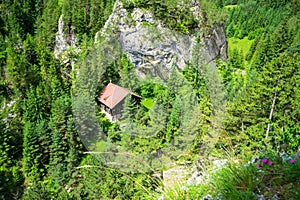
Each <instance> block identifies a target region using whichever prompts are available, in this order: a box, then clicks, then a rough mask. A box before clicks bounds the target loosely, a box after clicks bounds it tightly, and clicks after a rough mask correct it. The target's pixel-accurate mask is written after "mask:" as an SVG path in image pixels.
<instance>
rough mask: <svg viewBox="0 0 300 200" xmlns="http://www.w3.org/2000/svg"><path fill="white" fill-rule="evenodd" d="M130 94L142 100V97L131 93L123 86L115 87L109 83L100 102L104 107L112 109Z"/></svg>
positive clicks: (100, 97)
mask: <svg viewBox="0 0 300 200" xmlns="http://www.w3.org/2000/svg"><path fill="white" fill-rule="evenodd" d="M128 94H131V95H134V96H136V97H139V98H141V97H140V96H138V95H136V94H134V93H132V92H130V91H129V90H127V89H125V88H123V87H121V86H118V85H115V84H113V83H109V84H108V85H107V86H106V87H104V88H103V90H102V91H101V93H100V95H99V97H98V100H99V101H100V102H101V103H103V104H104V105H106V106H107V107H109V108H111V109H112V108H114V107H115V106H116V105H118V104H119V103H120V102H121V101H122V100H123V99H124V98H125V97H126V96H127V95H128Z"/></svg>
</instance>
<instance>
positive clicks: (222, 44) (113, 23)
mask: <svg viewBox="0 0 300 200" xmlns="http://www.w3.org/2000/svg"><path fill="white" fill-rule="evenodd" d="M195 6H199V5H198V4H197V5H195ZM212 29H213V30H210V34H200V35H202V37H201V43H202V44H203V45H202V47H201V49H199V54H201V56H202V57H203V60H204V62H206V63H209V64H211V65H212V66H215V60H216V59H218V58H221V59H223V60H225V59H226V58H227V42H226V35H225V29H224V26H223V25H219V24H217V23H215V24H214V26H213V28H212ZM199 30H200V31H201V28H200V29H199ZM110 31H113V32H118V36H117V40H119V42H120V44H121V47H122V50H123V51H124V52H125V53H126V54H127V55H128V56H129V57H130V59H131V61H132V63H133V64H134V66H135V67H136V71H137V73H138V75H139V76H140V77H143V76H145V75H146V74H149V75H151V76H159V77H161V78H163V79H165V78H166V77H167V76H168V74H169V73H168V72H169V71H170V69H171V68H172V66H173V65H175V66H176V67H177V68H178V69H183V68H184V67H185V66H186V64H188V63H189V62H190V61H191V57H192V51H193V47H194V44H195V38H196V36H195V34H194V35H189V34H181V33H178V32H175V31H173V30H170V29H168V28H165V27H163V26H162V24H161V22H160V21H158V20H156V19H154V17H153V14H152V13H151V12H149V11H147V10H145V9H140V8H134V9H133V11H132V12H131V13H129V12H128V11H127V10H126V9H124V7H123V5H122V3H121V2H120V1H118V0H117V1H116V3H115V5H114V9H113V12H112V14H111V15H110V17H109V19H108V20H107V21H106V24H105V26H104V28H103V29H102V30H101V32H100V34H101V35H102V36H105V37H109V36H110V34H109V32H110ZM204 35H206V36H205V37H204ZM207 35H208V36H207ZM96 39H97V36H96Z"/></svg>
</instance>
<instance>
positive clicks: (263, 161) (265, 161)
mask: <svg viewBox="0 0 300 200" xmlns="http://www.w3.org/2000/svg"><path fill="white" fill-rule="evenodd" d="M290 163H291V164H294V163H295V160H294V159H290ZM265 164H267V165H269V166H272V165H273V162H272V161H271V160H268V159H267V158H264V159H262V160H261V163H257V165H256V167H257V168H258V169H259V168H261V167H262V165H265Z"/></svg>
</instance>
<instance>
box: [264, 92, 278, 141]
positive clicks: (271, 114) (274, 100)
mask: <svg viewBox="0 0 300 200" xmlns="http://www.w3.org/2000/svg"><path fill="white" fill-rule="evenodd" d="M276 96H277V91H275V94H274V98H273V102H272V107H271V111H270V116H269V122H268V127H267V131H266V139H268V137H269V132H270V124H271V119H272V116H273V112H274V107H275V102H276Z"/></svg>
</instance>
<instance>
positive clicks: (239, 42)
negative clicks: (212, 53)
mask: <svg viewBox="0 0 300 200" xmlns="http://www.w3.org/2000/svg"><path fill="white" fill-rule="evenodd" d="M253 42H254V40H249V39H248V37H244V38H243V39H238V38H234V37H232V38H228V49H229V52H232V51H233V49H237V50H238V52H241V51H242V52H243V56H244V57H245V56H246V54H247V52H248V51H249V49H250V47H251V45H252V43H253Z"/></svg>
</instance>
